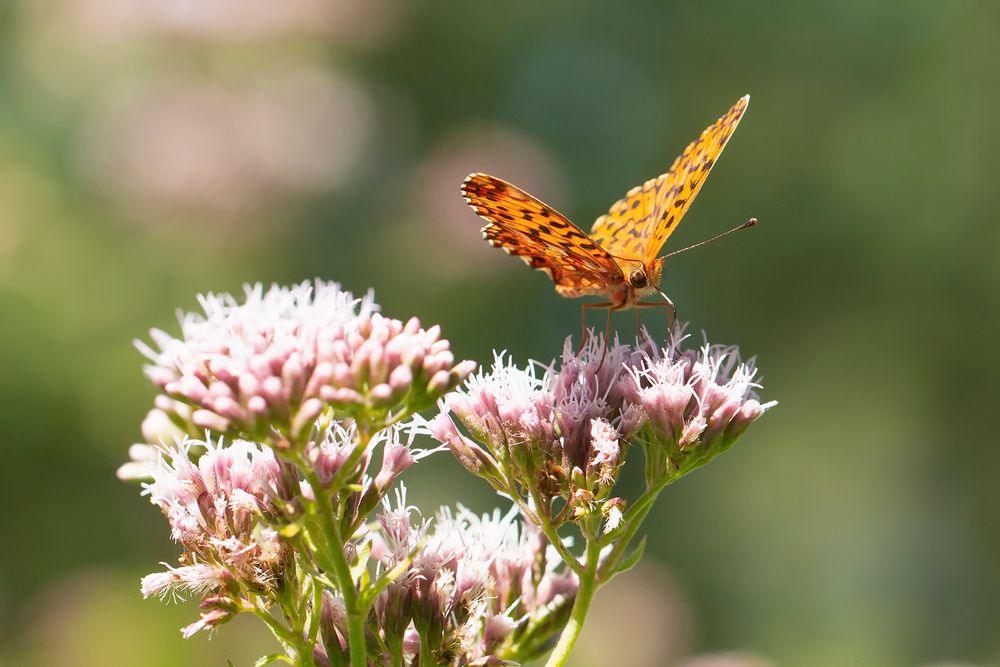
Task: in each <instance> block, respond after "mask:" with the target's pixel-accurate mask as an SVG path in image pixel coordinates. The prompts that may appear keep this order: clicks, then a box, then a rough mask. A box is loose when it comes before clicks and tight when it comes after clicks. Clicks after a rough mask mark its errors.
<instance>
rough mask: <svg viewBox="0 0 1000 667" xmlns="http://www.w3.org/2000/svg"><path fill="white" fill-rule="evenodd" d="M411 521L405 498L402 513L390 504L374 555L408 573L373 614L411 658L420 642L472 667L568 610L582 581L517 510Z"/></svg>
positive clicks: (440, 656) (400, 499)
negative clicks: (522, 520)
mask: <svg viewBox="0 0 1000 667" xmlns="http://www.w3.org/2000/svg"><path fill="white" fill-rule="evenodd" d="M413 512H414V508H412V507H409V506H407V505H406V502H405V490H404V491H403V492H402V493H400V494H398V496H397V502H396V506H395V507H392V506H391V505H390V504H389V503H385V509H384V511H383V512H382V513H381V514H380V515H379V526H380V530H379V532H378V533H377V534H375V535H374V536H372V540H373V542H374V545H373V549H372V555H373V557H375V558H377V559H378V561H379V562H380V563H381V566H382V568H383V569H384V570H385V571H390V570H392V569H393V568H397V567H400V566H405V572H403V573H402V574H401V575H400V576H398V577H397V578H396V579H395V580H394V581H393V582H392V584H390V585H389V586H388V587H387V589H386V590H385V591H384V592H383V593H381V594H380V596H379V600H378V601H377V603H376V606H375V608H376V612H377V615H378V617H379V625H380V627H382V628H383V632H384V634H385V636H386V639H387V640H389V642H387V643H391V642H397V643H398V644H399V645H400V646H402V648H403V650H404V651H406V652H408V653H410V654H411V655H413V654H414V653H416V652H417V651H419V647H420V646H421V641H420V638H421V637H423V640H424V641H423V644H424V645H427V646H429V647H430V648H431V649H432V650H434V652H435V659H436V660H438V661H445V662H448V663H449V664H451V663H453V662H456V663H458V664H468V663H470V662H473V661H476V660H480V659H486V658H489V657H490V656H492V654H493V652H494V651H495V650H496V649H497V648H498V647H499V646H500V644H501V643H502V642H504V640H506V639H508V638H509V637H511V636H512V635H517V636H519V637H521V636H523V635H524V634H525V633H526V632H527V631H528V630H529V628H532V629H537V628H539V627H541V626H544V624H543V623H540V621H541V619H542V618H544V617H546V616H547V615H549V614H552V613H556V612H555V611H554V610H560V611H561V610H563V609H568V604H569V603H570V602H571V601H572V598H573V596H574V595H575V593H576V578H575V575H573V574H572V573H569V574H567V573H565V572H563V571H561V570H560V569H559V566H560V564H561V561H560V559H559V557H558V554H557V553H556V552H555V550H554V549H551V548H546V546H545V544H546V543H545V542H544V541H543V540H542V539H540V537H539V535H538V533H537V532H536V531H534V529H532V528H531V527H530V526H525V525H522V524H520V523H519V522H518V521H517V520H516V517H517V512H516V510H512V511H510V512H508V513H506V514H501V513H500V512H499V511H496V512H494V513H493V514H489V515H483V516H478V515H476V514H474V513H473V512H471V511H469V510H468V509H466V508H464V507H461V506H459V508H458V509H457V510H456V511H454V512H453V511H451V510H449V509H448V508H443V509H442V510H441V511H440V512H439V513H438V514H437V516H436V517H435V519H434V521H433V522H431V521H419V522H416V523H414V521H413V520H412V517H413ZM528 619H532V620H530V621H529V620H528ZM559 627H560V626H559V625H558V624H556V625H553V626H547V628H548V632H550V633H557V632H558V629H559ZM483 664H492V663H486V662H484V663H483Z"/></svg>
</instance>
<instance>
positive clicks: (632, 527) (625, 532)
mask: <svg viewBox="0 0 1000 667" xmlns="http://www.w3.org/2000/svg"><path fill="white" fill-rule="evenodd" d="M674 479H676V477H673V476H671V475H667V476H665V477H664V478H663V479H662V480H661V481H660V482H658V483H657V484H656V485H655V486H651V487H649V488H648V489H646V490H645V491H643V493H642V495H641V496H639V497H638V498H637V499H636V501H635V504H633V505H632V506H631V507H629V508H628V509H627V510H626V511H625V517H624V520H623V522H622V523H623V524H624V526H623V528H622V530H621V532H620V533H618V534H612V535H610V536H609V537H611V538H613V540H614V543H615V546H614V547H612V548H611V552H610V553H608V555H607V557H606V558H605V559H604V562H603V563H601V567H600V569H599V570H598V573H597V574H598V579H599V580H600V581H604V579H605V577H607V575H608V572H610V571H611V569H612V568H613V567H614V566H615V564H617V563H618V561H619V560H620V559H621V557H622V555H623V554H624V553H625V550H626V549H628V545H629V544H630V543H631V542H632V538H633V537H635V534H636V532H637V531H638V530H639V528H640V527H641V526H642V522H643V521H645V519H646V515H647V514H649V510H651V509H652V508H653V503H654V502H655V501H656V497H657V496H659V495H660V492H661V491H663V489H664V488H665V487H666V486H667V485H668V484H670V482H672V481H674ZM604 544H607V541H605V542H604Z"/></svg>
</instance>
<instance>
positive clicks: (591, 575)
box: [545, 540, 601, 667]
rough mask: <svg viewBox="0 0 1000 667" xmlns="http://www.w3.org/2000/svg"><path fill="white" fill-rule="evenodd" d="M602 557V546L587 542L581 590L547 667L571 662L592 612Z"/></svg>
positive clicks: (593, 541)
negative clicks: (570, 659) (570, 655)
mask: <svg viewBox="0 0 1000 667" xmlns="http://www.w3.org/2000/svg"><path fill="white" fill-rule="evenodd" d="M600 555H601V545H600V543H599V541H598V540H589V541H588V542H587V561H586V563H585V565H584V568H583V573H582V574H581V575H580V588H579V589H578V590H577V592H576V599H575V600H574V601H573V611H571V612H570V615H569V622H568V623H567V624H566V627H565V628H564V629H563V631H562V635H560V636H559V643H558V644H556V647H555V648H554V649H552V655H550V656H549V661H548V662H546V663H545V667H562V665H565V664H566V661H567V660H569V654H570V653H571V652H572V650H573V646H574V645H575V644H576V640H577V638H578V637H579V636H580V631H581V630H582V629H583V620H584V619H585V618H586V617H587V612H588V611H589V610H590V602H591V600H593V599H594V592H595V591H596V590H597V561H598V558H599V556H600Z"/></svg>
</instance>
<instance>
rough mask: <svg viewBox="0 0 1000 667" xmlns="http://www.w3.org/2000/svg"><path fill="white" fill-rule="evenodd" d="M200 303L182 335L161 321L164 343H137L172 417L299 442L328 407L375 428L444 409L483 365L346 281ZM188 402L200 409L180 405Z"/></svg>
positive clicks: (158, 335) (250, 291)
mask: <svg viewBox="0 0 1000 667" xmlns="http://www.w3.org/2000/svg"><path fill="white" fill-rule="evenodd" d="M199 302H200V304H201V307H202V311H203V312H202V313H182V314H181V316H180V321H181V336H180V338H175V337H173V336H171V335H169V334H167V333H165V332H163V331H161V330H158V329H153V330H152V331H151V332H150V335H151V338H152V340H153V343H154V345H155V347H156V349H154V348H153V347H151V346H148V345H146V344H144V343H141V342H136V346H137V347H138V348H139V350H140V351H141V352H142V353H143V354H144V355H145V356H146V357H147V358H148V359H149V360H150V362H151V363H150V364H149V365H147V366H146V368H145V370H146V375H147V377H148V378H149V379H150V380H151V381H152V382H153V383H154V384H155V385H157V386H158V387H159V388H160V389H161V390H162V391H163V392H164V397H165V398H166V399H169V400H161V401H158V403H157V407H158V408H159V409H160V410H161V411H163V412H164V413H165V414H166V415H167V416H168V418H169V421H173V422H180V423H187V422H190V423H192V424H194V425H195V426H197V427H199V428H207V429H211V430H213V431H216V432H220V433H221V432H227V431H235V432H236V433H238V434H251V435H252V434H266V433H267V432H268V429H269V428H276V429H277V430H278V431H279V432H280V433H282V434H285V436H286V437H290V438H293V439H296V438H298V437H299V436H300V435H302V434H303V433H307V432H308V430H309V429H311V428H312V426H313V424H314V422H315V420H316V418H317V417H318V416H319V415H320V414H321V412H322V411H323V410H324V409H325V408H326V407H332V408H333V409H334V411H335V412H336V413H337V414H338V415H341V416H349V417H352V418H354V419H355V420H356V421H357V422H358V423H359V425H360V426H361V427H362V428H364V429H365V430H367V431H369V432H374V431H376V430H378V429H379V428H381V427H382V426H385V425H387V424H390V423H392V422H395V421H399V420H400V419H402V418H405V416H407V415H408V414H412V413H414V412H416V411H418V410H421V409H423V408H425V407H427V406H429V405H432V404H433V402H434V401H435V400H436V399H437V398H438V397H439V396H441V395H443V394H444V393H445V392H447V391H448V390H449V389H451V388H453V387H455V386H457V385H458V384H459V383H460V382H461V381H462V380H463V379H464V378H465V377H466V376H467V375H468V374H469V373H471V372H472V370H473V368H474V366H475V364H474V363H473V362H471V361H463V362H460V363H457V364H456V363H455V359H454V355H453V354H452V353H451V351H450V345H449V343H448V341H447V340H445V339H443V338H441V329H440V327H437V326H433V327H431V328H429V329H424V328H423V327H422V326H421V324H420V321H419V320H417V319H416V318H412V319H410V320H409V321H408V322H406V323H403V322H401V321H399V320H394V319H390V318H386V317H383V316H382V315H380V314H378V313H377V312H376V311H377V306H376V305H375V303H374V302H373V300H372V297H371V295H370V294H369V295H368V296H366V297H363V298H355V297H354V296H353V295H352V294H351V293H350V292H345V291H343V290H341V289H340V286H339V285H337V284H336V283H329V282H323V281H320V280H316V281H315V282H314V283H312V284H310V283H302V284H300V285H296V286H294V287H291V288H286V287H279V286H272V287H271V288H270V289H268V290H267V291H265V290H264V288H263V286H262V285H260V284H259V283H258V284H256V285H253V286H250V285H247V286H245V288H244V298H243V300H242V302H238V301H237V299H236V298H235V297H233V296H231V295H229V294H218V295H216V294H207V295H203V296H201V297H199ZM178 402H179V403H182V404H187V405H190V406H192V408H193V411H191V412H190V414H186V413H183V412H182V411H179V410H175V409H172V408H173V406H174V405H176V404H177V403H178ZM158 423H162V419H161V420H160V421H159V422H158Z"/></svg>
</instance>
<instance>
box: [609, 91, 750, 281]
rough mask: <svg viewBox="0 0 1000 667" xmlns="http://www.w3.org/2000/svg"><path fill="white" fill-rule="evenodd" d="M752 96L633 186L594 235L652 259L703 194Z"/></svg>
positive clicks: (629, 254)
mask: <svg viewBox="0 0 1000 667" xmlns="http://www.w3.org/2000/svg"><path fill="white" fill-rule="evenodd" d="M749 103H750V96H749V95H746V96H744V97H742V98H741V99H740V100H739V101H738V102H737V103H736V104H735V105H733V107H732V108H731V109H730V110H729V111H728V112H726V114H725V115H724V116H723V117H722V118H720V119H719V120H717V121H716V122H715V123H713V124H712V125H710V126H709V127H708V128H707V129H706V130H705V131H704V132H702V133H701V136H699V137H698V138H697V139H696V140H694V141H693V142H691V143H690V144H689V145H688V147H687V148H685V149H684V152H683V153H681V155H680V157H678V158H677V159H676V160H674V163H673V165H671V167H670V171H668V172H667V173H665V174H663V175H662V176H660V177H659V178H653V179H650V180H648V181H646V182H645V183H644V184H643V185H642V186H641V187H635V188H632V189H631V190H629V191H628V193H627V194H626V195H625V198H624V199H620V200H618V201H617V202H615V203H614V205H613V206H612V207H611V210H610V211H609V212H608V213H607V214H606V215H602V216H601V217H600V218H598V219H597V221H596V222H595V223H594V227H593V229H592V230H591V236H592V237H593V238H594V240H595V241H597V242H598V243H600V244H601V247H602V248H604V249H605V250H607V251H608V252H609V253H611V254H612V255H616V256H618V257H625V258H629V259H639V260H642V261H645V262H649V261H652V260H653V259H654V258H655V257H656V256H657V255H658V254H660V249H661V248H662V247H663V244H664V243H665V242H666V240H667V237H668V236H670V234H671V233H673V231H674V229H675V228H676V227H677V223H679V222H680V221H681V218H683V217H684V214H685V213H686V212H687V210H688V208H690V206H691V202H693V201H694V198H695V197H696V196H697V195H698V192H699V191H700V190H701V186H702V185H704V183H705V179H707V178H708V174H709V172H710V171H712V167H713V166H714V165H715V161H716V160H717V159H718V157H719V155H720V154H721V153H722V149H723V148H725V147H726V142H728V141H729V137H730V136H732V134H733V131H734V130H735V129H736V126H737V125H738V124H739V122H740V119H741V118H743V113H744V112H745V111H746V109H747V105H748V104H749Z"/></svg>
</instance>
